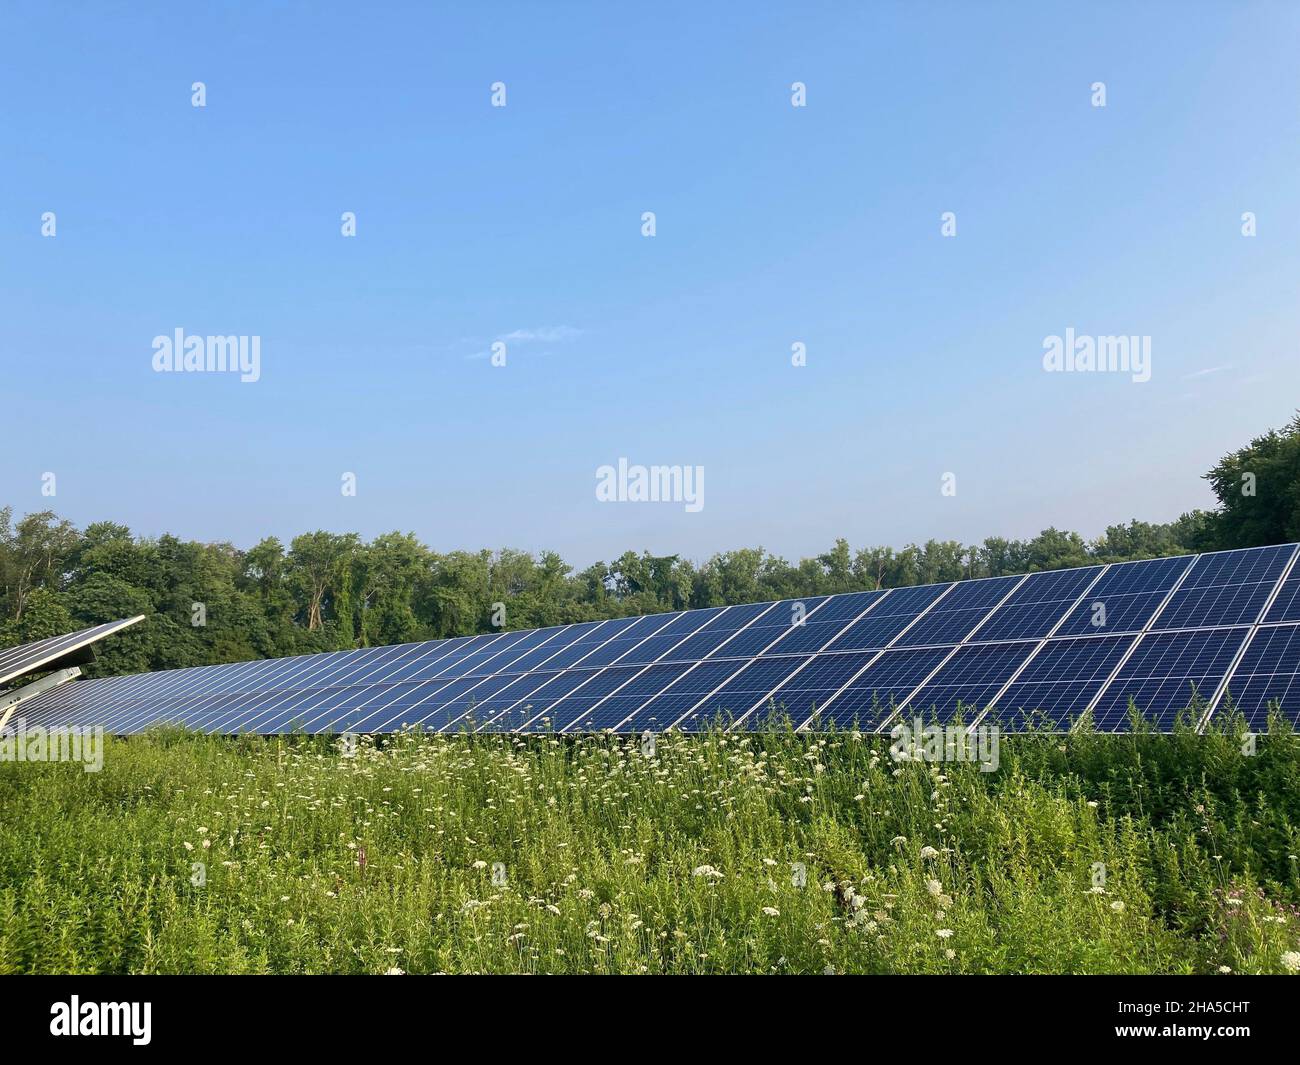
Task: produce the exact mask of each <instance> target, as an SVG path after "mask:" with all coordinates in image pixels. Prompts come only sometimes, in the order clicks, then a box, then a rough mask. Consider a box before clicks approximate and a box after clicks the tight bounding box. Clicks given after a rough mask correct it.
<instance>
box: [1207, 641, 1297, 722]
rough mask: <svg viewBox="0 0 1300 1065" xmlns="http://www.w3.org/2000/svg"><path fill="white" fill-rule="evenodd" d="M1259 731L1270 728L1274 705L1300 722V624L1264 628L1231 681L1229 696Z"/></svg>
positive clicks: (1243, 657) (1247, 650)
mask: <svg viewBox="0 0 1300 1065" xmlns="http://www.w3.org/2000/svg"><path fill="white" fill-rule="evenodd" d="M1227 697H1230V698H1231V700H1232V705H1233V706H1234V707H1235V708H1236V709H1237V710H1238V711H1240V713H1241V714H1242V716H1244V717H1245V719H1246V724H1247V725H1248V726H1249V727H1250V728H1251V729H1252V730H1254V731H1256V732H1262V731H1263V730H1264V729H1265V728H1267V726H1268V715H1269V710H1270V708H1271V705H1272V704H1274V703H1276V704H1278V707H1279V709H1280V710H1281V711H1282V713H1283V714H1285V715H1286V717H1287V719H1288V720H1289V721H1291V722H1292V723H1294V722H1296V721H1297V720H1300V625H1278V626H1276V627H1272V628H1261V629H1260V630H1259V631H1258V632H1256V633H1255V635H1254V636H1253V637H1252V638H1251V641H1250V645H1249V646H1248V647H1247V648H1246V653H1245V654H1244V655H1242V658H1241V661H1240V662H1239V663H1238V665H1237V668H1236V669H1235V670H1233V673H1232V676H1231V678H1229V680H1228V687H1227V696H1225V698H1227Z"/></svg>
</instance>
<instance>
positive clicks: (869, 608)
mask: <svg viewBox="0 0 1300 1065" xmlns="http://www.w3.org/2000/svg"><path fill="white" fill-rule="evenodd" d="M893 591H894V589H892V588H886V589H884V593H885V594H884V595H880V596H877V597H876V598H875V599H873V600H871V602H869V603H868V604H867V605H866V606H865V607H864V608H863V609H862V610H859V611H858V612H857V613H856V614H854V615H852V616H851V617H848V618H845V619H843V623H842V624H841V625H840V627H839V629H838V630H836V632H835V633H834V635H832V636H831V638H830V639H829V640H826V641H825V642H824V643H823V644H822V645H821V647H820V648H818V649H817V650H816V651H812V652H809V659H808V661H811V660H812V657H811V656H812V655H815V654H820V653H823V652H826V651H828V650H830V649H831V648H832V646H833V645H834V643H835V641H836V640H838V639H839V638H840V637H841V636H843V635H844V633H846V632H848V630H849V629H850V628H852V627H853V626H854V625H856V624H857V623H858V622H859V621H861V620H862V619H863V618H865V617H866V616H867V615H868V614H871V613H872V612H873V611H875V610H876V609H877V608H878V607H879V606H880V604H881V603H885V602H888V601H889V597H890V595H891V594H892V593H893ZM830 601H831V600H827V603H829V602H830ZM823 605H825V604H823ZM808 617H812V614H809V615H808ZM806 620H807V619H805V621H806ZM785 636H786V633H784V632H783V633H782V634H781V635H780V636H778V637H777V638H776V639H775V640H773V641H772V643H770V644H768V647H767V648H764V650H767V649H768V648H771V647H773V646H775V645H776V644H777V643H779V642H780V641H781V640H783V639H785ZM759 657H760V656H759V655H755V656H754V659H753V661H754V662H757V661H758V660H759ZM778 657H787V656H775V655H769V656H768V660H769V661H771V660H772V659H774V658H778ZM788 657H791V658H799V657H801V656H800V655H790V656H788ZM751 664H752V663H746V665H745V666H742V667H741V668H740V669H739V670H737V671H736V673H735V674H733V675H732V676H730V677H728V678H727V679H726V680H725V681H723V682H722V683H721V684H719V685H718V686H717V687H716V688H714V689H713V691H711V692H709V693H708V694H707V695H705V696H704V697H703V698H701V699H699V700H697V701H696V702H695V703H693V704H692V705H691V707H690V708H689V709H688V710H686V711H684V712H683V713H681V714H679V715H678V716H677V718H676V720H674V721H673V723H672V724H671V725H669V726H668V727H669V728H676V727H677V726H678V725H680V724H681V723H682V722H683V721H685V720H686V719H687V718H688V717H690V716H691V714H693V713H695V711H696V710H698V709H699V708H700V707H701V706H703V705H704V704H705V703H706V702H707V701H708V700H709V699H712V698H713V696H714V695H716V694H717V693H718V691H719V690H721V689H722V688H725V687H726V686H727V685H728V684H730V683H731V681H732V680H733V679H735V677H736V676H739V674H740V673H742V672H744V670H745V669H746V668H748V666H749V665H751ZM807 665H808V662H804V663H803V665H801V666H799V667H797V668H796V669H795V670H794V672H793V673H791V674H790V676H789V677H786V678H785V680H789V679H791V677H793V676H794V675H795V674H796V673H798V672H800V670H802V669H804V668H805V667H806V666H807ZM782 683H784V681H782ZM779 687H780V685H777V688H779ZM776 690H777V689H776V688H773V689H772V691H774V692H775V691H776ZM761 704H762V700H761V699H760V700H759V701H758V702H757V703H755V704H754V705H753V706H751V707H750V708H749V709H748V710H746V711H745V712H744V713H743V714H741V715H740V717H738V718H736V720H735V721H734V722H732V723H731V725H729V726H728V727H727V731H728V732H730V731H732V729H734V728H735V727H737V726H739V725H740V724H741V723H742V722H743V721H745V720H746V719H747V718H748V717H749V715H750V714H752V713H753V712H754V710H755V709H756V708H757V707H758V706H760V705H761Z"/></svg>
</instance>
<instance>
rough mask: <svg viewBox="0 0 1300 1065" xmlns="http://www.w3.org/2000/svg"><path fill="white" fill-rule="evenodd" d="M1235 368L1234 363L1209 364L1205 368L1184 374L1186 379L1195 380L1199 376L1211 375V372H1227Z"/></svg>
mask: <svg viewBox="0 0 1300 1065" xmlns="http://www.w3.org/2000/svg"><path fill="white" fill-rule="evenodd" d="M1231 369H1233V365H1232V363H1228V364H1227V365H1226V366H1207V367H1206V368H1205V369H1204V370H1193V371H1192V372H1191V373H1188V374H1183V380H1184V381H1194V380H1195V379H1196V378H1198V377H1209V376H1210V375H1211V374H1216V373H1225V372H1226V371H1228V370H1231Z"/></svg>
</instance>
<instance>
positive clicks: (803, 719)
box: [0, 544, 1300, 734]
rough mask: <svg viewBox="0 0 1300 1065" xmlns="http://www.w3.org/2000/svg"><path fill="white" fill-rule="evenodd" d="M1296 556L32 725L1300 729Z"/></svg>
mask: <svg viewBox="0 0 1300 1065" xmlns="http://www.w3.org/2000/svg"><path fill="white" fill-rule="evenodd" d="M1298 555H1300V552H1298V551H1297V547H1296V545H1294V544H1292V545H1283V546H1280V547H1265V548H1252V549H1249V550H1245V551H1229V552H1218V553H1215V554H1207V555H1199V556H1194V555H1188V556H1180V557H1178V558H1165V559H1153V560H1150V561H1146V562H1127V563H1119V564H1112V565H1106V566H1098V565H1094V566H1087V567H1081V568H1078V569H1072V570H1054V571H1045V572H1041V573H1033V574H1029V575H1024V576H1006V577H995V578H985V579H982V580H974V581H957V582H948V583H943V584H934V585H923V586H916V587H903V588H894V589H889V590H880V591H870V592H853V593H846V594H839V595H822V596H815V597H809V598H808V599H804V600H785V601H781V602H776V603H754V604H742V605H737V606H728V607H709V608H704V609H698V610H688V611H681V612H677V613H671V614H656V615H649V616H645V617H626V618H616V619H611V620H605V621H593V622H583V623H580V624H575V625H561V626H553V627H550V628H546V629H535V630H522V631H510V632H493V633H485V634H481V635H477V636H465V637H457V638H454V639H448V640H436V641H428V642H422V643H411V644H401V645H396V646H391V647H368V648H358V649H352V650H344V651H333V652H327V653H324V654H314V655H300V656H296V657H293V658H284V659H274V660H269V661H258V662H236V663H230V664H228V665H219V666H199V667H191V668H187V669H177V670H169V671H166V672H162V673H148V674H139V675H135V676H126V677H110V678H102V679H97V680H91V681H80V682H71V683H66V684H63V685H62V686H60V687H57V688H54V689H52V690H50V691H46V692H43V693H39V694H35V693H34V694H33V695H32V696H31V698H30V699H29V700H28V701H26V702H24V703H23V704H21V709H22V711H23V713H24V719H25V720H26V721H27V722H28V723H29V724H31V725H33V726H34V725H45V726H51V725H57V724H81V725H95V724H100V725H103V726H104V727H105V728H106V729H107V730H109V731H113V732H119V733H123V734H129V733H134V732H140V731H143V730H145V729H148V728H151V727H154V726H156V725H159V724H164V723H173V724H178V725H182V726H184V727H186V728H190V729H194V730H197V731H202V732H212V733H236V732H256V733H262V734H279V733H285V732H295V731H302V732H308V733H318V732H324V733H337V732H345V731H353V732H380V733H382V732H393V731H397V730H400V729H403V728H408V727H415V728H420V729H424V730H429V731H439V732H448V733H453V732H468V731H494V732H499V731H527V732H539V731H553V732H570V733H573V732H586V731H593V730H602V729H613V730H617V731H620V732H640V731H643V730H646V729H650V730H660V729H666V728H670V727H671V728H677V729H681V730H684V731H691V730H698V729H702V728H705V727H711V726H713V725H715V724H722V725H725V726H726V727H730V728H732V729H740V730H744V729H761V728H765V727H768V726H769V725H771V724H772V722H773V721H774V720H780V721H782V722H784V721H787V720H788V721H789V722H790V723H791V724H793V725H794V726H795V727H798V728H801V729H804V730H813V729H824V728H829V727H836V728H848V727H858V728H863V729H866V730H883V731H888V729H889V727H891V725H892V723H893V722H895V721H896V720H900V719H901V717H900V715H901V716H911V715H918V716H921V717H924V718H926V719H927V720H929V719H930V718H931V717H932V716H937V718H938V719H939V720H941V721H952V720H953V719H954V717H955V715H956V713H957V710H958V708H959V707H960V708H962V720H963V721H967V722H971V721H978V720H986V721H988V722H989V723H997V724H998V725H999V726H1000V727H1003V728H1011V729H1015V728H1020V727H1023V726H1024V725H1025V724H1026V723H1027V722H1029V721H1031V720H1032V721H1034V722H1038V721H1041V720H1046V721H1050V722H1053V723H1055V725H1056V727H1060V728H1067V727H1069V726H1070V724H1071V722H1072V721H1075V720H1077V719H1078V718H1080V716H1081V715H1083V714H1084V713H1085V712H1086V711H1089V710H1090V711H1091V717H1092V720H1093V722H1094V723H1095V724H1096V725H1097V726H1098V727H1100V728H1104V729H1124V728H1126V727H1127V723H1128V706H1129V700H1130V699H1132V700H1133V701H1134V702H1135V703H1136V705H1137V707H1138V709H1139V710H1141V711H1142V712H1144V713H1145V714H1147V715H1148V717H1149V718H1151V719H1153V720H1154V721H1155V722H1156V724H1157V726H1158V727H1161V728H1168V727H1169V726H1170V725H1171V724H1172V722H1173V720H1174V718H1175V716H1176V715H1177V713H1178V712H1179V711H1180V710H1182V709H1183V708H1184V707H1185V706H1186V705H1187V704H1188V703H1189V701H1190V700H1191V698H1192V692H1193V690H1195V691H1196V692H1197V693H1198V694H1199V695H1200V696H1201V697H1202V698H1203V699H1204V700H1206V702H1207V708H1206V710H1205V714H1206V717H1207V718H1208V716H1209V715H1211V714H1212V713H1214V712H1215V710H1216V708H1217V707H1219V706H1220V705H1222V706H1224V707H1226V706H1228V705H1231V704H1233V703H1235V705H1237V706H1238V707H1239V708H1240V709H1241V710H1242V712H1243V713H1244V714H1245V715H1246V717H1247V720H1248V721H1249V722H1250V723H1251V726H1252V727H1254V728H1259V727H1262V722H1263V721H1264V720H1265V719H1266V717H1267V713H1268V708H1269V706H1270V703H1271V702H1274V701H1276V702H1278V703H1280V704H1281V708H1282V710H1283V712H1284V713H1286V714H1287V715H1288V716H1289V717H1290V718H1291V719H1292V720H1293V721H1294V720H1295V719H1296V718H1297V717H1300V685H1298V684H1297V682H1296V678H1297V675H1300V639H1298V638H1297V636H1296V630H1297V627H1298V626H1297V624H1296V620H1295V615H1296V614H1297V613H1300V569H1298V568H1297V563H1296V558H1297V557H1298ZM133 620H138V619H133ZM123 624H124V623H114V625H115V626H117V627H121V626H122V625H123ZM111 631H114V628H113V626H97V627H96V628H95V629H91V630H86V631H85V632H82V633H73V634H70V635H69V636H67V637H57V638H55V640H53V641H42V644H41V645H35V646H39V647H42V648H43V649H42V650H40V651H39V652H36V654H35V656H33V655H32V653H31V650H32V649H30V648H24V649H11V650H10V651H0V677H2V676H4V672H3V670H4V669H6V668H9V667H7V666H6V665H5V663H6V662H13V661H18V659H17V658H16V657H15V652H18V651H22V652H27V658H26V659H25V660H24V661H26V663H27V666H26V667H25V668H27V669H40V668H50V666H51V664H52V663H55V662H57V661H59V660H60V659H59V658H58V657H57V656H59V655H64V656H65V657H66V654H68V653H70V652H69V651H68V648H70V647H74V645H76V646H83V645H84V643H79V641H85V640H86V639H88V638H89V639H94V638H96V635H95V634H96V633H98V634H99V635H101V636H102V635H104V634H106V633H107V632H111ZM51 656H54V657H51ZM33 662H35V663H36V664H35V665H32V663H33ZM19 665H20V666H21V662H19ZM1225 691H1226V693H1227V695H1226V697H1225V696H1224V695H1223V693H1224V692H1225Z"/></svg>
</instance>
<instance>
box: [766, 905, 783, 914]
mask: <svg viewBox="0 0 1300 1065" xmlns="http://www.w3.org/2000/svg"><path fill="white" fill-rule="evenodd" d="M763 912H764V913H765V914H767V916H768V917H780V916H781V911H780V910H778V909H777V908H776V907H775V906H764V907H763Z"/></svg>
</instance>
